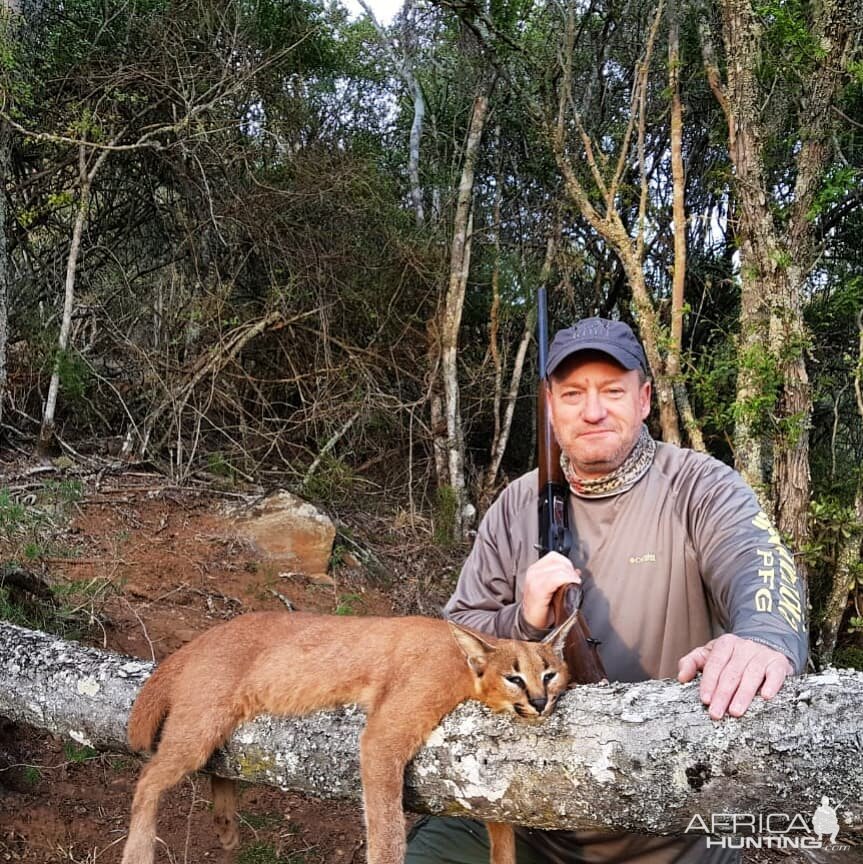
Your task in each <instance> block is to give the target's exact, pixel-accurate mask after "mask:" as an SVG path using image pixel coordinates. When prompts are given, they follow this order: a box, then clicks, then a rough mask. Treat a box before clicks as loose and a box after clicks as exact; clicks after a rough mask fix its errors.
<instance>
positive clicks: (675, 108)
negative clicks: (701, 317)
mask: <svg viewBox="0 0 863 864" xmlns="http://www.w3.org/2000/svg"><path fill="white" fill-rule="evenodd" d="M666 2H667V4H668V6H667V13H666V14H667V17H668V84H669V89H670V91H671V183H672V204H671V207H672V212H673V217H674V269H673V272H672V277H671V280H672V281H671V338H670V340H669V344H668V354H667V356H666V359H665V370H666V372H667V373H668V377H669V378H670V379H671V386H672V389H673V391H674V404H675V405H676V407H677V413H678V414H679V415H680V419H681V420H682V421H683V427H684V429H685V430H686V434H687V436H688V437H689V443H690V446H691V447H692V449H693V450H698V451H700V452H702V453H703V452H705V451H706V449H707V448H706V447H705V446H704V438H703V436H702V435H701V427H700V426H699V425H698V421H697V420H696V419H695V414H694V412H693V411H692V405H691V404H690V402H689V393H688V392H687V390H686V384H685V383H684V381H683V377H682V374H681V368H680V354H681V352H682V350H683V314H684V307H685V297H684V288H685V287H686V207H685V193H686V173H685V171H684V166H683V104H682V102H681V99H680V21H679V19H678V15H679V10H678V6H677V0H666Z"/></svg>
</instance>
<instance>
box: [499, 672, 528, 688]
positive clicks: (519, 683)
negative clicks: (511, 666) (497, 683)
mask: <svg viewBox="0 0 863 864" xmlns="http://www.w3.org/2000/svg"><path fill="white" fill-rule="evenodd" d="M504 678H506V680H507V681H509V683H510V684H515V686H516V687H521V689H522V690H524V688H525V684H524V678H522V677H521V675H504Z"/></svg>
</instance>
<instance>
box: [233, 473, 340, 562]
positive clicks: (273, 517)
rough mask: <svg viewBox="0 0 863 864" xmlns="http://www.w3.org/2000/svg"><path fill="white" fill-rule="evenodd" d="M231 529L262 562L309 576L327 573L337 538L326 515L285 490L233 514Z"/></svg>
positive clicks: (333, 527)
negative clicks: (280, 565)
mask: <svg viewBox="0 0 863 864" xmlns="http://www.w3.org/2000/svg"><path fill="white" fill-rule="evenodd" d="M231 528H232V530H234V531H235V532H236V533H237V534H238V535H239V536H240V537H243V538H245V539H247V540H249V541H250V542H251V543H252V545H253V546H254V548H255V549H256V550H257V552H258V553H259V554H260V555H261V556H262V557H263V558H265V559H268V560H271V561H276V562H279V563H282V564H285V565H287V567H289V568H290V570H292V571H294V572H297V573H306V574H308V575H320V574H325V573H326V571H327V567H328V566H329V563H330V555H331V554H332V551H333V541H334V540H335V536H336V528H335V525H333V523H332V522H331V521H330V519H329V517H328V516H327V515H326V514H324V513H321V511H320V510H318V509H317V508H316V507H315V506H313V505H312V504H309V502H308V501H303V500H302V498H298V497H297V496H296V495H292V494H291V493H290V492H285V491H284V490H279V491H277V492H273V493H271V494H270V495H267V496H266V498H264V499H263V500H257V501H256V502H255V503H254V504H253V505H252V506H250V507H246V508H244V509H243V510H242V512H240V513H237V512H236V511H234V517H233V519H232V523H231Z"/></svg>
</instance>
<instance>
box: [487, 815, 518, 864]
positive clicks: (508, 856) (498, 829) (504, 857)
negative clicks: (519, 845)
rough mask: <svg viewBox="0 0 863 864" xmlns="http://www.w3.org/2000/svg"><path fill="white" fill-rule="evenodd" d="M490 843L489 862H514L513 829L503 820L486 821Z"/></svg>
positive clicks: (505, 863) (494, 863)
mask: <svg viewBox="0 0 863 864" xmlns="http://www.w3.org/2000/svg"><path fill="white" fill-rule="evenodd" d="M485 827H486V830H487V831H488V842H489V844H490V845H491V852H490V854H489V859H488V860H489V864H515V831H514V830H513V827H512V825H507V824H505V823H504V822H486V823H485Z"/></svg>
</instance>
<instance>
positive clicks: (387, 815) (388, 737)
mask: <svg viewBox="0 0 863 864" xmlns="http://www.w3.org/2000/svg"><path fill="white" fill-rule="evenodd" d="M397 722H398V720H397V719H394V718H393V717H390V718H389V720H387V719H386V718H384V717H382V716H381V715H380V714H378V715H377V716H375V717H374V718H370V719H369V720H368V722H367V723H366V728H365V729H364V730H363V734H362V736H361V737H360V773H361V774H362V779H363V805H364V810H365V818H366V848H367V850H368V864H404V860H405V852H406V842H405V816H404V809H403V807H402V795H403V794H404V773H405V766H406V765H407V763H408V762H409V761H410V759H411V757H412V756H413V755H414V753H415V752H416V751H417V749H418V748H419V743H421V742H419V743H417V741H416V737H417V736H416V733H415V732H412V733H404V734H402V735H400V734H399V733H398V732H397V731H396V732H394V730H393V725H394V724H395V723H397Z"/></svg>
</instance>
